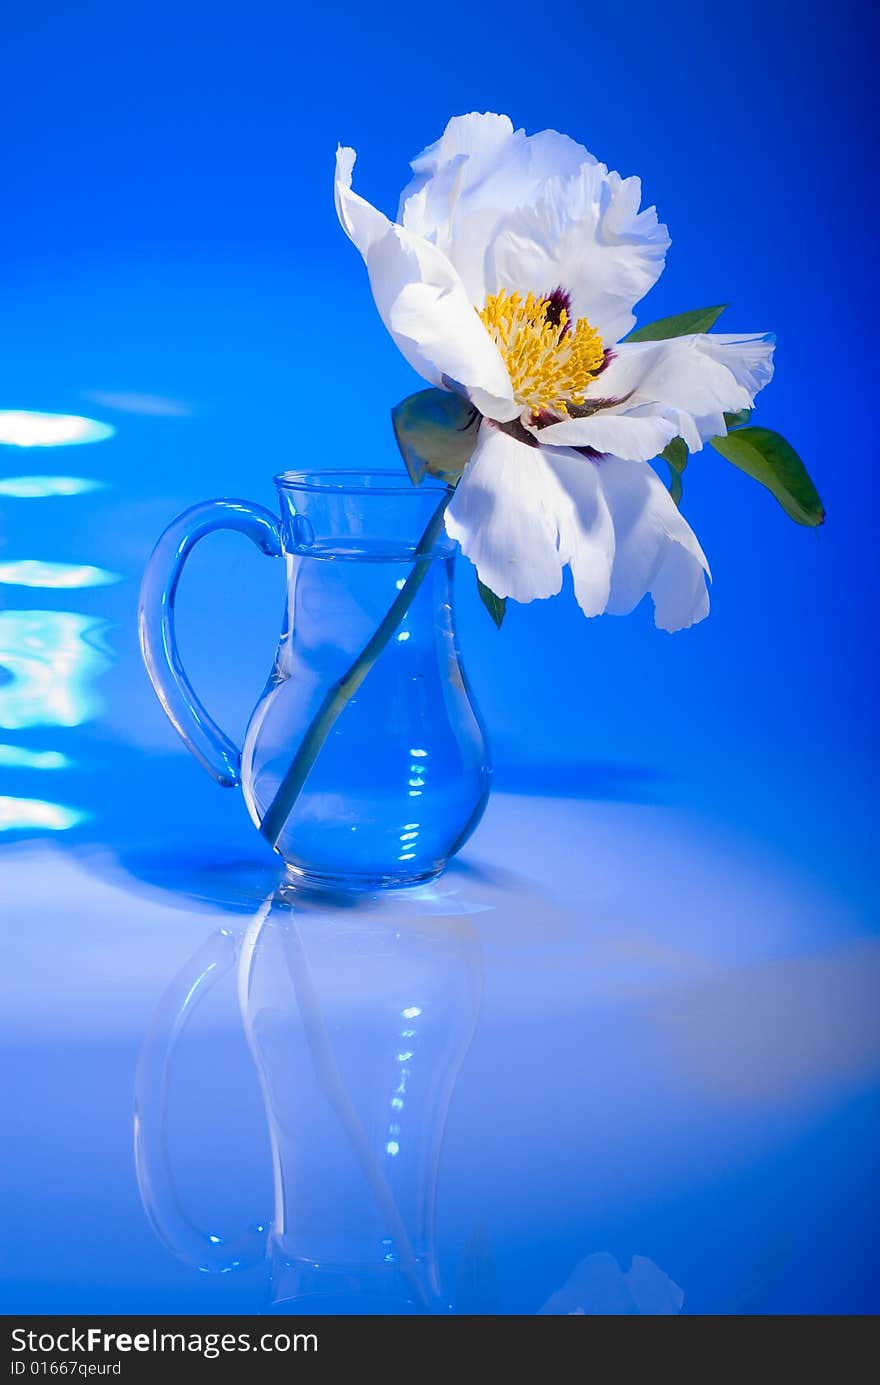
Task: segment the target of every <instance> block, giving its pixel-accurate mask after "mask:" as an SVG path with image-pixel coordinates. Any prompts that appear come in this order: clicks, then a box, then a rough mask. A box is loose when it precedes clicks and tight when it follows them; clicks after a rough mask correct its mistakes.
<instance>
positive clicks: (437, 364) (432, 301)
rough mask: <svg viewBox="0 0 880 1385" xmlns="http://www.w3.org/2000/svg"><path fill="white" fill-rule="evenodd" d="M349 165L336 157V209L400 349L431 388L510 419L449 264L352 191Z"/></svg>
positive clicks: (496, 368)
mask: <svg viewBox="0 0 880 1385" xmlns="http://www.w3.org/2000/svg"><path fill="white" fill-rule="evenodd" d="M354 161H355V153H354V150H353V149H339V150H338V151H337V155H336V210H337V214H338V216H339V220H340V222H341V223H342V226H343V229H344V230H345V232H346V234H347V235H348V237H349V238H350V240H352V241H353V243H354V244H355V245H356V246H357V248H358V250H360V252H361V254H362V255H363V257H364V262H365V264H366V266H367V270H368V272H369V276H370V286H371V288H372V290H373V298H374V299H375V302H376V307H377V308H378V310H379V314H380V316H381V318H382V321H383V322H384V323H385V326H386V327H387V328H388V330H389V332H390V333H391V335H392V337H393V338H394V341H395V342H396V344H397V346H398V348H399V350H400V351H401V353H402V354H403V356H404V357H405V358H406V360H407V361H408V362H409V363H410V365H411V366H412V367H413V369H414V370H416V371H418V373H419V374H420V375H421V376H423V378H424V379H425V380H428V381H429V382H430V383H431V384H432V385H440V386H446V387H449V386H450V385H456V386H458V387H459V388H460V389H461V390H462V391H463V392H464V393H465V394H466V395H467V396H468V398H469V399H471V400H472V402H473V403H474V404H475V405H476V407H477V408H478V409H479V410H480V412H481V413H483V414H486V415H487V416H488V417H490V418H498V419H503V420H506V419H511V418H515V417H516V415H517V413H518V412H519V410H518V408H517V405H516V404H515V403H514V402H513V394H512V390H511V386H510V376H509V375H508V372H507V367H506V366H505V364H504V361H503V360H502V358H501V354H500V352H499V351H498V348H497V346H496V345H495V343H494V342H493V340H492V338H491V337H490V336H489V333H488V332H487V331H486V329H485V327H484V326H483V324H482V322H481V321H480V319H479V318H478V317H477V315H476V313H475V312H474V309H473V307H472V306H471V304H470V302H469V300H468V297H467V295H466V293H465V291H464V288H463V286H462V283H461V280H460V279H459V277H458V275H457V274H456V272H455V270H454V269H453V267H452V265H451V264H450V263H449V261H448V260H447V259H446V257H445V255H443V253H442V252H441V251H440V250H438V249H437V247H436V246H434V245H430V244H428V242H427V241H425V240H422V239H421V238H420V237H419V236H416V235H413V234H412V233H411V232H409V231H406V230H404V229H403V228H402V227H400V226H395V225H394V224H393V223H392V222H390V221H389V220H388V218H387V217H386V216H383V215H382V213H381V212H379V211H377V210H376V208H375V207H372V206H371V205H370V203H369V202H366V201H365V200H364V199H363V198H362V197H359V196H358V195H357V194H356V193H354V192H352V190H351V174H352V169H353V167H354Z"/></svg>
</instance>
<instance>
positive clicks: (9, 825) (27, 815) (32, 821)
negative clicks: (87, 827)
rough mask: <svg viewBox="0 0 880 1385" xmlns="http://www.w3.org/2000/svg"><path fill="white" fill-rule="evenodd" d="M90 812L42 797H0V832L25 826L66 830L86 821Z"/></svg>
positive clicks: (50, 830) (11, 830)
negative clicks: (67, 806)
mask: <svg viewBox="0 0 880 1385" xmlns="http://www.w3.org/2000/svg"><path fill="white" fill-rule="evenodd" d="M88 816H89V815H88V813H84V812H81V811H80V809H78V808H65V807H64V806H63V805H62V804H60V803H46V802H45V801H44V800H43V799H41V798H6V797H0V832H14V831H16V830H21V829H22V828H25V827H41V828H44V829H45V830H47V831H49V832H64V831H66V830H67V829H68V828H69V827H76V826H77V824H78V823H80V822H85V821H86V820H87V818H88Z"/></svg>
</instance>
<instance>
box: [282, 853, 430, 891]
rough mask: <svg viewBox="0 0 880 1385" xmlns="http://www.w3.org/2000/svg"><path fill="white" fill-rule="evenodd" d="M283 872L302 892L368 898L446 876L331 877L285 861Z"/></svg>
mask: <svg viewBox="0 0 880 1385" xmlns="http://www.w3.org/2000/svg"><path fill="white" fill-rule="evenodd" d="M284 869H285V872H286V875H287V878H288V880H289V882H290V884H291V885H293V886H295V887H296V888H297V889H301V890H303V891H314V892H315V893H319V894H346V895H352V894H369V893H372V892H373V891H375V890H408V889H412V888H413V886H415V885H427V884H428V883H429V882H430V881H432V880H436V879H437V878H438V876H440V875H442V874H443V866H437V867H436V868H434V869H432V870H425V871H420V872H418V873H417V874H414V875H396V874H395V875H390V874H389V875H331V874H324V873H323V872H319V871H311V870H303V869H302V867H301V866H294V865H291V863H290V862H289V861H285V863H284Z"/></svg>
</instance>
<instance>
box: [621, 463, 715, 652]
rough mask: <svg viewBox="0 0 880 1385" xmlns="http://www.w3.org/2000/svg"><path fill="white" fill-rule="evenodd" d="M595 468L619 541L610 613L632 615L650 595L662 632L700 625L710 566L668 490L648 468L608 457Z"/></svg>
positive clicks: (706, 610) (705, 611)
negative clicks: (642, 600) (639, 604)
mask: <svg viewBox="0 0 880 1385" xmlns="http://www.w3.org/2000/svg"><path fill="white" fill-rule="evenodd" d="M595 466H596V470H597V471H598V473H599V482H600V485H601V487H602V490H603V493H604V495H605V499H606V502H607V504H608V508H609V510H610V512H611V516H612V518H613V521H614V533H615V540H616V552H615V558H614V570H613V572H612V575H611V593H610V597H609V600H608V606H607V609H608V611H609V612H610V613H611V614H612V615H628V614H629V612H630V611H632V610H633V609H634V608H635V607H636V606H637V605H638V603H639V602H640V601H641V599H642V597H643V596H644V595H645V593H646V592H650V593H651V596H652V597H653V599H654V620H655V623H656V625H657V626H658V628H659V629H661V630H670V631H672V630H683V629H686V628H687V627H688V626H689V625H694V624H696V622H697V621H698V620H702V619H703V617H704V616H706V615H708V613H709V594H708V592H707V590H706V582H705V578H704V573H705V574H708V572H709V565H708V563H707V562H706V557H705V554H704V553H703V550H702V548H701V547H700V545H699V543H698V542H697V538H696V535H695V534H694V532H693V530H692V529H691V528H690V526H689V525H688V524H687V522H686V521H685V520H684V519H683V517H682V515H681V514H680V513H679V511H678V510H677V509H676V506H675V503H674V501H673V500H672V497H671V496H670V494H669V492H668V490H667V489H666V487H665V486H664V485H663V483H662V481H661V480H660V478H659V476H657V474H656V472H654V471H652V470H651V468H650V467H649V466H647V465H646V464H645V463H643V462H625V461H621V460H620V459H619V458H617V457H604V458H603V459H602V461H600V462H596V463H595Z"/></svg>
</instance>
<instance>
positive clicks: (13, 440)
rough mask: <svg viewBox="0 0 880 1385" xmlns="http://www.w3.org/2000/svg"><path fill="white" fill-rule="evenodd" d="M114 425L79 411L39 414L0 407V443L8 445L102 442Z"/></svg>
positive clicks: (31, 445)
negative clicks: (81, 415) (84, 415)
mask: <svg viewBox="0 0 880 1385" xmlns="http://www.w3.org/2000/svg"><path fill="white" fill-rule="evenodd" d="M115 432H116V429H115V428H114V427H113V425H112V423H99V422H98V420H97V419H95V418H81V417H80V416H79V415H78V414H42V413H34V412H32V411H31V410H29V409H0V443H6V444H7V446H9V447H69V446H72V445H73V444H78V443H84V442H104V441H105V439H106V438H112V437H113V434H114V433H115Z"/></svg>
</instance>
